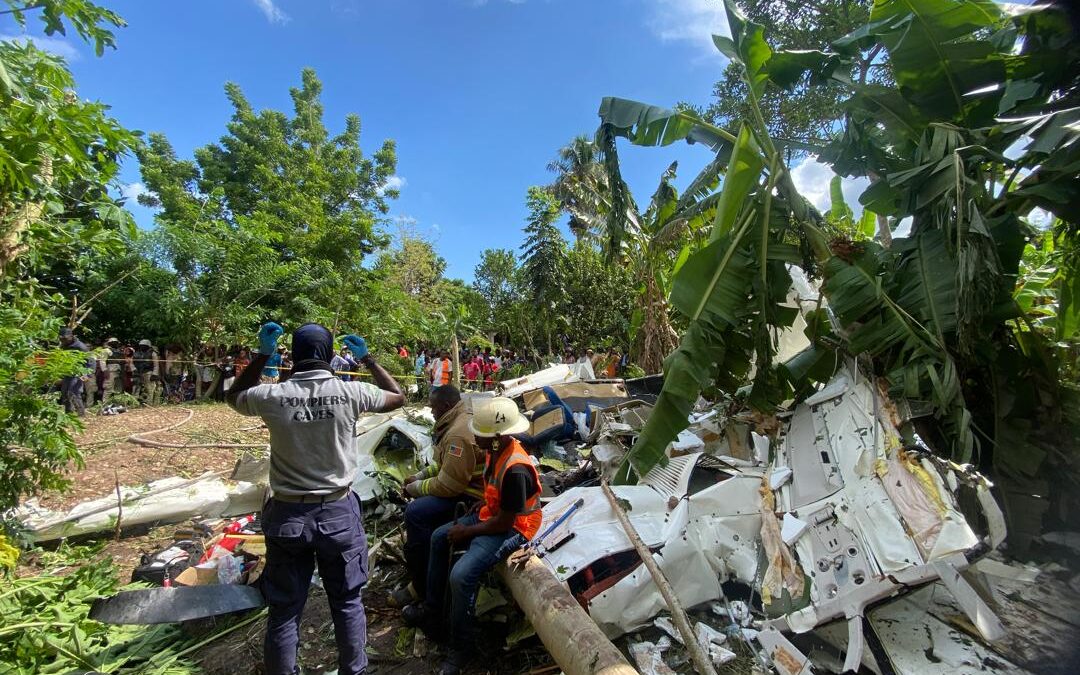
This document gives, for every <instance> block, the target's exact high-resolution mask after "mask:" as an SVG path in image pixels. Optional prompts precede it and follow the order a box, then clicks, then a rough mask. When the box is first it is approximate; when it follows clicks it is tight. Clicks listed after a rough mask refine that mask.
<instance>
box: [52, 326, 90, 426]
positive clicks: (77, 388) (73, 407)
mask: <svg viewBox="0 0 1080 675" xmlns="http://www.w3.org/2000/svg"><path fill="white" fill-rule="evenodd" d="M60 346H61V347H63V348H64V349H71V350H74V351H79V352H89V351H90V348H89V347H87V346H86V345H85V344H83V341H82V340H80V339H78V338H76V337H75V333H73V332H72V331H71V329H70V328H68V327H67V326H65V327H63V328H61V329H60ZM96 364H97V360H96V359H95V358H94V357H93V356H87V358H86V367H87V368H88V369H89V370H90V374H93V372H94V366H95V365H96ZM87 377H88V374H87V373H83V374H81V375H67V376H65V377H64V378H63V379H62V380H60V400H61V401H62V402H63V404H64V410H65V411H66V412H69V413H70V412H74V413H75V414H77V415H78V416H79V417H82V416H83V415H85V414H86V403H85V402H84V401H83V383H85V382H86V378H87Z"/></svg>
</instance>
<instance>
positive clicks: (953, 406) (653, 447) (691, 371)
mask: <svg viewBox="0 0 1080 675" xmlns="http://www.w3.org/2000/svg"><path fill="white" fill-rule="evenodd" d="M727 7H728V17H729V23H730V25H731V29H732V37H731V38H730V39H729V38H722V37H718V38H716V43H717V45H718V47H719V48H720V49H721V50H722V51H724V53H725V54H727V55H728V56H729V57H730V58H731V59H732V61H733V63H735V64H736V65H737V67H739V68H740V69H741V70H742V73H743V78H744V81H745V83H746V86H747V92H748V98H747V102H748V105H749V109H750V113H751V114H750V117H749V118H748V119H746V120H744V121H743V123H742V125H741V126H740V129H739V132H738V134H737V136H735V137H732V135H731V134H729V133H727V132H725V131H724V130H722V129H719V128H716V127H714V126H712V125H711V124H709V123H708V122H706V121H705V120H702V119H700V118H698V117H696V116H695V115H694V114H693V113H690V112H686V111H683V112H672V111H665V110H663V109H659V108H654V107H651V106H646V105H644V104H639V103H634V102H631V101H622V100H617V99H607V100H605V102H604V103H603V105H602V106H601V118H602V126H601V131H600V134H601V135H606V136H623V137H626V138H629V139H630V140H631V141H633V142H635V143H639V144H643V145H663V144H668V143H671V142H674V141H676V140H680V139H692V140H696V141H699V142H700V141H702V140H705V141H706V142H709V143H710V144H711V145H713V146H714V148H716V149H717V150H718V151H719V152H718V157H721V158H723V157H730V159H728V160H727V161H726V162H725V165H726V176H725V180H724V185H723V189H722V190H721V192H720V193H719V194H720V206H719V208H718V210H717V215H716V219H715V221H714V222H713V225H712V232H711V234H710V243H709V245H708V246H706V247H705V248H703V249H701V250H699V251H698V252H696V253H694V254H692V255H691V256H690V258H689V259H688V260H687V261H686V263H685V264H684V265H683V267H682V269H681V271H680V273H679V274H678V275H677V276H676V278H675V282H674V285H673V290H672V295H671V298H672V303H673V304H674V305H675V307H676V308H677V309H678V310H679V311H680V313H682V314H683V315H684V316H686V317H687V318H688V319H689V321H690V324H689V328H688V331H687V333H686V334H685V335H684V336H683V338H682V341H681V343H680V346H679V348H678V350H676V351H675V352H674V353H673V354H672V355H671V356H669V357H668V359H667V361H666V362H665V385H664V392H663V394H662V395H661V398H660V401H659V405H658V407H657V410H656V411H655V412H654V414H653V415H652V417H651V418H650V421H649V424H648V426H647V427H646V429H645V430H644V432H643V434H642V436H641V438H640V440H639V442H638V444H637V445H636V446H635V448H634V451H633V453H632V457H631V460H630V461H631V464H632V466H633V468H634V469H636V470H637V471H638V472H639V473H640V472H642V471H645V470H647V469H648V468H649V467H651V466H652V465H654V464H655V463H656V462H657V461H659V460H660V459H661V458H662V454H663V449H664V447H665V446H666V444H667V443H668V441H669V440H670V439H671V438H673V437H674V435H675V433H676V432H677V431H678V430H679V429H681V428H683V427H685V426H686V415H687V412H688V411H689V410H690V408H691V406H692V405H693V403H694V401H695V400H696V398H697V395H698V392H699V391H701V390H702V389H703V388H705V387H707V386H711V385H713V384H719V385H720V386H721V387H722V388H724V389H727V390H729V391H734V389H735V388H736V387H737V386H738V385H739V384H740V383H741V381H742V379H743V377H744V375H745V371H746V367H747V364H748V363H749V362H750V361H754V362H755V363H756V366H757V371H756V376H755V378H754V381H753V388H752V389H751V391H750V395H749V400H750V402H751V403H752V404H753V405H755V406H756V407H758V408H759V409H764V410H769V409H771V408H772V407H773V406H774V405H776V404H777V403H779V402H780V401H782V400H784V399H785V398H788V397H789V396H791V395H793V394H794V395H798V394H800V393H805V392H806V391H807V390H808V389H807V386H808V384H809V383H810V382H811V381H814V380H818V381H820V380H821V379H823V378H824V377H828V376H829V375H830V374H831V364H834V363H836V362H837V358H836V357H837V354H836V352H837V350H838V349H839V351H840V353H841V354H842V355H847V356H849V357H855V358H859V359H860V360H862V361H864V362H865V363H866V364H867V365H868V366H869V367H870V368H872V369H873V370H874V371H875V372H876V373H877V374H879V375H880V376H882V377H883V379H884V381H885V382H886V383H887V384H888V385H889V386H890V387H891V389H892V391H893V393H894V394H895V395H898V396H903V397H905V398H907V399H908V400H909V401H911V402H912V403H913V404H914V405H915V407H916V412H917V413H921V416H920V417H919V419H918V420H917V427H916V428H917V429H918V431H919V433H920V434H921V436H922V437H923V439H924V440H926V441H928V442H930V443H931V444H932V445H934V446H935V447H936V448H937V449H938V450H939V451H941V452H943V453H946V454H950V455H951V456H953V457H955V458H956V459H957V460H959V461H977V462H980V463H981V464H982V465H983V466H986V467H991V466H992V467H993V468H994V469H996V471H997V472H998V474H999V475H1002V476H1005V477H1007V478H1008V479H1009V480H1011V481H1012V483H1011V485H1014V486H1018V487H1016V491H1017V492H1024V491H1025V490H1026V491H1029V492H1028V494H1031V493H1032V492H1033V491H1035V490H1041V493H1042V494H1046V493H1047V491H1046V490H1042V489H1043V488H1047V487H1049V492H1050V493H1051V494H1055V496H1057V497H1058V498H1059V499H1062V500H1065V499H1069V498H1070V497H1069V496H1068V495H1069V492H1068V486H1070V485H1074V484H1075V478H1076V476H1075V474H1074V473H1073V472H1074V471H1075V440H1076V439H1075V438H1070V437H1069V436H1068V434H1069V433H1070V432H1069V430H1068V425H1066V424H1063V422H1067V421H1068V420H1069V417H1068V415H1066V414H1064V411H1065V410H1066V409H1067V405H1068V400H1069V398H1070V395H1071V394H1072V393H1074V392H1072V391H1070V390H1069V389H1068V388H1063V384H1062V382H1061V381H1060V380H1059V378H1058V376H1059V374H1060V373H1061V372H1062V371H1061V369H1060V366H1059V361H1060V359H1061V358H1062V357H1067V355H1068V354H1069V353H1070V349H1073V351H1072V352H1071V353H1073V354H1075V351H1074V348H1071V347H1069V346H1068V345H1067V343H1061V342H1059V344H1052V343H1050V342H1048V341H1047V340H1045V339H1044V338H1043V335H1042V334H1040V332H1039V331H1037V330H1025V329H1022V328H1021V326H1023V325H1025V324H1027V323H1028V322H1029V318H1028V317H1027V316H1026V315H1025V314H1024V312H1023V307H1022V305H1019V304H1018V303H1017V302H1016V301H1015V299H1014V289H1015V286H1016V279H1017V274H1018V271H1019V266H1020V261H1021V255H1022V253H1023V251H1024V246H1025V241H1027V240H1029V239H1037V238H1036V237H1035V232H1034V231H1033V230H1032V228H1031V226H1030V225H1029V224H1028V223H1027V222H1026V220H1025V218H1026V217H1027V216H1028V214H1029V213H1030V212H1031V210H1032V208H1033V207H1036V206H1038V207H1041V208H1042V209H1045V210H1046V211H1048V212H1049V213H1050V214H1052V217H1053V218H1054V219H1055V222H1056V223H1057V224H1055V226H1054V232H1055V235H1054V236H1055V241H1058V239H1057V237H1060V243H1058V244H1055V245H1057V246H1060V247H1062V248H1064V249H1066V250H1071V251H1075V247H1076V241H1077V222H1078V221H1077V216H1076V214H1077V213H1078V211H1077V209H1076V205H1077V200H1078V198H1080V191H1078V190H1080V187H1078V186H1080V180H1078V175H1077V173H1078V171H1077V168H1076V167H1077V166H1078V165H1077V153H1078V152H1080V135H1078V134H1077V131H1076V127H1075V123H1076V119H1077V116H1078V114H1080V113H1078V112H1077V111H1078V110H1080V108H1078V107H1077V105H1078V103H1080V101H1078V100H1077V95H1078V91H1080V88H1078V84H1080V68H1078V66H1077V63H1080V61H1078V59H1077V57H1078V56H1080V54H1078V53H1077V50H1078V49H1080V47H1078V46H1077V42H1076V40H1074V39H1073V36H1072V35H1071V29H1070V26H1069V23H1068V20H1067V18H1066V16H1065V15H1064V13H1063V11H1062V10H1060V9H1056V8H1053V7H1032V8H1010V9H1009V12H1011V13H1008V12H1006V10H1005V9H1003V8H1001V7H1000V6H998V5H996V4H994V3H990V2H977V1H964V0H949V1H947V2H946V1H939V0H933V1H931V0H927V1H925V2H922V1H916V0H895V1H894V0H879V2H877V3H875V5H874V7H873V10H872V11H871V14H870V18H869V22H868V23H867V24H866V25H865V26H863V27H861V28H859V29H858V30H856V31H854V32H853V33H852V34H850V35H848V36H846V37H843V38H841V39H839V40H836V41H834V42H833V43H832V49H831V50H830V51H828V52H825V51H819V52H806V51H799V52H777V53H773V52H772V50H771V49H770V48H769V46H768V44H767V43H766V42H765V40H764V38H763V36H762V28H761V26H759V25H757V24H755V23H753V22H751V21H748V20H747V19H746V18H745V17H744V16H743V15H742V14H741V13H740V12H739V11H738V9H737V8H736V7H735V6H734V3H733V2H731V1H730V0H729V2H728V3H727ZM875 51H876V52H878V53H880V55H881V56H880V58H882V59H884V60H885V62H886V63H887V64H888V66H889V69H890V71H891V73H892V76H893V78H894V79H895V82H896V84H895V85H886V84H880V83H861V82H854V83H853V82H851V81H850V79H849V78H848V77H847V76H846V73H848V71H849V68H850V67H851V63H852V61H853V60H858V59H860V58H866V56H865V55H866V54H867V53H868V52H875ZM806 77H809V78H810V81H811V82H823V83H824V82H829V81H831V82H834V83H839V84H843V85H845V86H846V87H847V89H846V92H847V95H846V98H845V101H844V106H843V110H844V114H845V123H844V127H843V132H842V133H841V134H838V135H837V136H836V137H834V138H833V140H831V141H830V142H829V143H828V145H827V146H825V147H822V148H820V149H819V150H820V154H821V156H822V157H823V158H825V159H827V160H828V161H830V162H831V163H832V164H833V166H834V168H835V169H836V170H837V171H838V172H839V173H841V174H844V175H849V176H866V177H868V178H870V179H871V180H872V183H871V185H870V187H869V188H868V189H867V190H866V192H865V193H864V194H863V195H862V197H861V199H860V201H861V202H862V204H863V205H864V206H865V207H866V208H868V209H870V210H871V211H873V212H875V213H878V214H882V215H885V216H888V217H889V218H890V222H891V223H892V224H894V225H895V224H898V223H899V222H900V221H901V220H903V221H904V222H910V223H911V225H910V232H909V233H908V234H907V236H905V237H903V238H897V239H896V240H895V241H894V242H893V244H892V246H891V247H886V246H883V245H882V243H886V242H882V243H878V242H873V241H871V242H852V241H850V240H849V239H847V238H845V237H834V236H833V235H832V234H830V230H829V225H828V223H827V221H826V220H825V219H824V218H823V217H822V216H821V215H820V214H818V213H817V212H816V211H815V210H814V209H813V208H812V207H811V206H810V205H809V204H808V203H807V202H806V200H805V199H803V198H802V197H801V196H800V195H799V194H798V193H797V191H796V190H795V188H794V186H793V185H792V183H791V178H790V174H789V172H788V170H787V168H786V166H785V164H784V157H783V154H782V149H781V146H780V145H779V144H778V143H777V142H776V141H774V139H773V138H772V136H771V134H770V133H769V130H768V126H767V124H766V123H765V119H764V116H763V113H762V110H761V107H760V105H759V104H758V102H759V100H760V98H761V96H762V95H763V94H764V92H765V90H766V86H767V83H768V82H772V83H773V84H775V85H777V86H781V87H787V86H792V85H793V84H794V83H796V82H800V81H803V79H804V78H806ZM609 164H610V166H611V168H613V169H616V170H617V164H614V163H609ZM609 180H610V182H611V184H612V185H613V186H618V185H619V184H620V182H621V179H619V177H618V175H617V173H614V172H613V174H612V177H611V178H610V179H609ZM1072 260H1075V256H1073V258H1072ZM1072 260H1071V261H1070V262H1068V263H1065V264H1064V266H1063V267H1062V268H1057V267H1056V269H1057V270H1058V272H1056V273H1057V274H1059V276H1058V277H1057V278H1056V280H1055V282H1054V283H1055V284H1056V286H1055V288H1056V289H1057V291H1056V294H1055V300H1056V310H1055V314H1056V317H1057V318H1056V322H1055V329H1054V333H1055V337H1056V338H1057V339H1058V340H1059V341H1069V340H1075V339H1076V338H1077V337H1078V336H1077V333H1076V324H1075V320H1074V317H1075V316H1076V312H1077V309H1078V308H1077V306H1076V303H1075V295H1073V289H1075V288H1076V283H1077V281H1076V276H1075V267H1074V266H1073V265H1075V263H1074V262H1072ZM790 262H800V263H801V264H802V265H803V266H804V267H805V268H806V269H807V270H809V271H811V272H812V273H819V274H820V275H821V276H822V277H823V285H822V290H823V292H824V295H825V296H826V298H827V299H828V302H829V306H830V311H831V314H830V315H822V316H821V317H820V319H821V320H820V321H816V322H814V325H812V326H811V328H810V333H811V335H810V337H811V338H812V339H813V344H812V345H811V347H810V348H809V349H808V350H807V351H806V352H805V353H803V354H800V355H799V356H798V357H796V358H795V359H793V360H791V361H789V362H788V363H785V364H776V363H774V355H775V343H774V340H773V339H772V338H771V336H773V335H774V334H775V331H777V330H779V329H782V328H784V327H785V326H789V325H790V324H791V321H792V319H793V315H792V312H791V310H788V309H786V308H785V307H784V306H783V301H784V299H785V297H786V295H787V293H788V289H789V288H790V286H791V280H790V277H789V274H788V271H787V268H786V267H785V265H786V263H790ZM1044 304H1045V303H1044ZM830 319H832V320H831V321H830ZM702 364H713V367H712V368H703V367H702ZM823 364H830V367H828V368H823V367H822V366H823ZM1065 384H1068V383H1065ZM1072 384H1075V383H1072ZM909 431H914V429H911V430H909ZM629 468H630V467H627V471H628V473H627V474H624V475H625V476H627V477H629V476H630V474H629ZM1039 486H1041V488H1040V487H1039ZM1007 506H1009V507H1013V508H1014V510H1015V508H1021V509H1022V508H1025V507H1024V506H1016V505H1012V504H1010V503H1009V502H1008V500H1007Z"/></svg>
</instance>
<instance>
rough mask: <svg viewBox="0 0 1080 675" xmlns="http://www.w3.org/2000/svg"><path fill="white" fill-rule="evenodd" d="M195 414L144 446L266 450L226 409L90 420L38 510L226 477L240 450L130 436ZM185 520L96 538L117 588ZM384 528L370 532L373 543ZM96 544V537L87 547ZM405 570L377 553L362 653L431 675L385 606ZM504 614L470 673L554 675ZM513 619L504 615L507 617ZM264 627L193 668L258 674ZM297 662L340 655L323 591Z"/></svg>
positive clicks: (254, 428) (30, 565)
mask: <svg viewBox="0 0 1080 675" xmlns="http://www.w3.org/2000/svg"><path fill="white" fill-rule="evenodd" d="M185 409H190V410H192V411H193V413H194V414H193V417H192V419H191V420H190V421H188V422H187V423H185V424H183V425H181V426H180V427H179V428H177V429H175V430H172V431H167V432H163V433H155V434H150V435H149V436H148V438H149V439H151V440H154V441H159V442H166V443H176V444H210V443H266V442H268V440H269V435H268V433H267V431H266V429H264V428H261V427H260V425H259V423H258V420H257V419H252V418H250V417H244V416H242V415H239V414H237V413H235V412H234V411H232V410H231V409H229V408H228V407H227V406H225V405H223V404H216V403H200V404H197V405H190V406H184V407H180V406H163V407H156V408H138V409H133V410H131V411H129V412H127V413H124V414H121V415H113V416H99V415H88V416H87V417H86V418H85V420H84V421H85V429H84V430H83V431H82V432H81V433H80V434H78V435H77V436H76V443H77V444H78V446H79V447H80V448H81V449H82V450H83V453H84V456H85V466H83V467H81V468H80V467H74V466H73V467H71V468H70V469H69V471H68V472H67V477H68V478H70V479H71V481H72V484H71V487H70V489H69V490H67V491H65V492H49V493H46V494H43V495H41V496H40V498H39V499H40V502H41V504H42V505H43V506H47V507H49V508H52V509H67V508H70V507H71V506H73V505H75V504H77V503H79V502H82V501H86V500H88V499H95V498H98V497H101V496H104V495H106V494H109V493H110V492H111V491H113V490H114V489H115V487H116V483H117V481H119V483H120V484H121V485H138V484H141V483H145V482H148V481H152V480H158V479H161V478H168V477H170V476H184V477H188V476H190V477H194V476H197V475H199V474H202V473H204V472H207V471H226V470H230V469H232V468H233V466H234V465H235V463H236V460H237V457H238V455H239V453H240V452H242V450H241V449H232V448H184V449H180V448H149V447H143V446H140V445H137V444H135V443H132V442H130V441H129V440H128V437H129V436H130V435H132V434H145V433H146V432H151V431H154V430H156V429H161V428H164V427H168V426H171V425H173V424H176V423H177V422H181V421H182V420H184V419H185V418H186V417H187V413H186V412H185ZM182 527H184V523H177V524H168V525H161V526H158V527H151V528H146V527H141V528H132V529H130V530H124V531H123V532H121V536H120V538H119V539H114V538H113V535H112V533H105V534H103V535H102V536H101V537H99V538H97V539H96V541H104V542H105V543H104V546H103V548H102V550H101V551H100V552H99V553H98V556H99V557H111V558H112V559H113V562H114V563H115V565H116V566H117V569H118V575H119V577H120V579H121V581H122V582H123V581H127V580H128V579H130V577H131V572H132V570H133V569H134V568H135V566H136V565H137V564H138V563H139V557H140V554H141V553H144V552H152V551H156V550H159V549H162V548H165V547H167V546H168V544H169V543H170V542H171V541H172V540H173V534H174V532H176V530H177V529H178V528H182ZM386 527H387V526H386V524H384V523H380V524H378V525H376V524H374V523H371V524H369V526H368V532H369V541H371V540H372V539H373V538H374V537H373V536H372V535H373V534H374V535H376V536H377V534H378V530H379V529H383V530H385V529H386ZM90 541H93V540H90ZM42 571H43V565H42V564H41V562H40V561H39V560H38V558H37V557H36V556H35V555H33V554H30V555H27V556H24V557H23V558H22V559H21V560H20V566H19V570H18V573H19V574H20V576H22V575H29V574H40V573H42ZM404 573H405V572H404V567H403V565H401V564H400V561H399V560H396V559H395V558H394V556H393V555H392V552H391V554H389V555H380V556H379V561H378V563H377V564H376V565H375V567H374V569H373V570H372V571H371V578H370V580H369V582H368V585H367V587H366V588H365V590H364V604H365V608H366V610H367V616H368V653H369V656H370V659H371V667H370V668H369V672H371V673H373V674H374V673H395V674H398V675H419V674H420V673H429V672H432V671H433V670H434V669H435V667H436V666H437V664H438V661H439V656H440V653H441V652H440V651H439V650H438V649H437V648H436V647H435V646H434V645H432V644H431V643H429V642H427V641H426V640H424V639H423V638H422V637H421V638H420V639H419V640H416V638H415V636H414V634H413V631H412V630H411V629H407V628H405V626H404V625H403V624H402V622H401V620H400V616H399V613H398V610H396V609H394V608H392V607H390V606H389V605H388V598H389V594H390V592H391V591H392V590H393V589H394V588H396V587H397V586H398V585H399V583H400V580H401V578H402V577H403V576H404ZM515 614H516V610H514V612H508V611H506V608H500V610H499V611H493V612H492V615H495V618H496V619H501V621H498V620H496V621H489V622H488V623H486V624H484V625H485V633H486V639H485V640H484V644H483V646H482V649H481V651H480V654H479V655H478V658H477V659H476V660H475V665H474V667H473V668H471V669H470V671H469V672H473V673H507V674H509V673H514V674H519V673H530V674H531V675H542V674H546V673H557V672H558V670H559V668H558V667H557V666H556V665H555V664H554V662H553V661H552V660H551V657H550V656H549V655H548V654H547V652H546V651H545V650H544V648H543V645H541V644H540V642H539V640H537V639H536V638H535V637H532V638H527V639H525V640H523V641H522V642H520V643H519V644H518V645H516V646H515V648H514V649H513V650H507V649H506V648H505V636H506V634H507V633H508V631H509V629H510V628H509V627H510V626H511V625H513V624H514V623H515V621H516V620H517V619H518V618H519V616H514V615H515ZM507 615H509V616H507ZM242 619H243V617H226V618H223V619H217V620H206V621H202V622H190V623H191V625H188V626H186V629H187V630H188V631H189V632H191V633H192V634H194V635H198V636H200V637H202V636H203V635H207V636H209V635H213V634H215V633H218V632H221V631H222V630H223V629H225V628H227V627H228V626H230V625H234V624H235V623H237V622H238V621H240V620H242ZM264 630H265V623H264V621H263V620H261V619H260V620H258V621H255V622H254V623H251V624H249V625H247V626H244V627H243V628H240V629H238V630H236V631H234V632H232V633H230V634H229V635H226V636H225V637H223V638H221V639H218V640H215V641H213V642H211V643H209V644H208V645H207V646H206V647H204V648H203V649H202V650H201V651H200V652H199V654H198V656H197V661H198V662H199V664H200V665H201V666H202V668H203V670H204V672H206V673H208V675H226V673H227V674H229V675H257V674H259V673H262V672H263V669H262V643H263V634H264ZM300 630H301V648H300V658H301V665H302V667H303V668H304V669H305V671H304V672H308V673H320V672H323V671H324V670H328V671H332V670H333V669H335V668H336V659H337V649H336V647H335V644H334V627H333V623H332V621H331V618H330V611H329V607H328V605H327V602H326V595H325V593H324V592H323V591H322V589H321V588H319V587H317V586H313V587H312V591H311V595H310V596H309V599H308V604H307V607H306V608H305V611H304V619H303V623H302V624H301V629H300Z"/></svg>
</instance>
